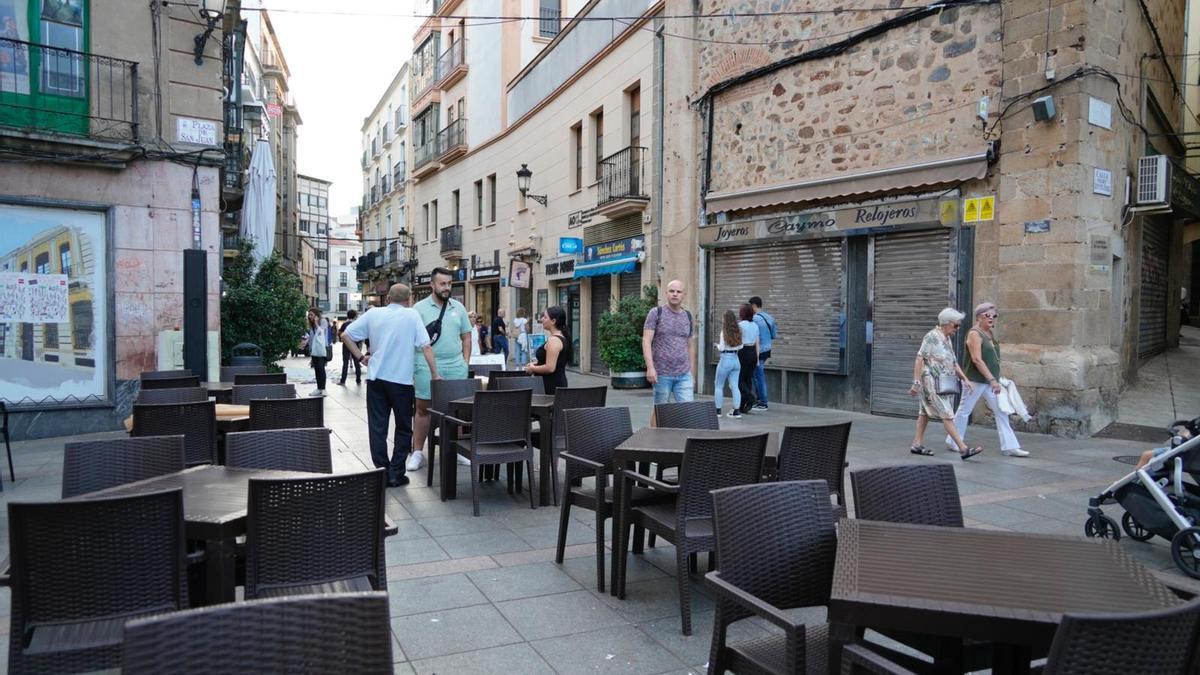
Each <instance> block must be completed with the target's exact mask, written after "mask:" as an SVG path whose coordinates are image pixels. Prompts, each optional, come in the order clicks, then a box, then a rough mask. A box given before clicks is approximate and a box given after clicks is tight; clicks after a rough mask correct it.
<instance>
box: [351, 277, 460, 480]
mask: <svg viewBox="0 0 1200 675" xmlns="http://www.w3.org/2000/svg"><path fill="white" fill-rule="evenodd" d="M411 297H412V290H411V289H409V287H408V286H405V285H404V284H395V285H393V286H392V287H391V288H390V289H388V294H387V301H388V304H387V306H386V307H382V308H378V309H376V310H375V311H374V312H366V313H365V314H363V315H362V318H360V319H356V320H355V321H353V322H351V323H350V326H349V327H348V328H346V329H345V330H344V331H342V346H343V347H344V348H346V349H347V350H349V351H350V355H351V357H352V358H353V359H354V361H355V362H356V363H360V364H362V365H365V366H366V367H367V434H368V438H369V439H370V445H371V461H372V462H373V463H374V464H375V467H376V468H386V469H387V484H388V487H400V486H401V485H408V476H407V475H405V469H406V467H405V463H404V459H405V457H406V456H407V455H408V449H409V448H410V447H412V437H413V433H412V432H413V429H412V420H413V399H414V396H415V394H416V391H415V388H414V386H413V380H414V374H415V372H414V371H415V367H414V364H415V361H416V354H417V351H418V350H419V351H420V352H421V354H422V356H423V357H424V359H423V361H424V363H423V365H424V367H425V372H426V373H428V376H429V377H430V378H431V379H435V380H437V379H441V377H440V376H439V374H438V367H437V361H436V359H435V358H434V354H433V348H432V347H431V346H430V344H429V341H430V340H429V333H428V331H427V330H426V329H425V322H424V321H422V320H421V315H420V314H418V313H417V312H416V310H413V309H412V308H410V307H408V304H409V301H410V299H411ZM363 340H370V341H371V353H370V354H368V355H366V356H363V354H362V352H360V351H359V349H358V343H361V342H362V341H363ZM389 415H390V416H392V417H395V418H396V432H395V435H394V436H393V438H392V456H391V458H389V457H388V453H387V430H388V416H389Z"/></svg>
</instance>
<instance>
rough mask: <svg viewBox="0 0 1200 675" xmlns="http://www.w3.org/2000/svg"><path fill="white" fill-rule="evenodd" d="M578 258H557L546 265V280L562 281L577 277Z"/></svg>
mask: <svg viewBox="0 0 1200 675" xmlns="http://www.w3.org/2000/svg"><path fill="white" fill-rule="evenodd" d="M576 260H577V258H576V257H575V256H571V257H569V258H555V259H554V260H550V261H548V262H547V263H546V278H547V279H561V278H569V277H573V276H575V261H576Z"/></svg>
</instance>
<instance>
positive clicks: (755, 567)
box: [712, 480, 837, 621]
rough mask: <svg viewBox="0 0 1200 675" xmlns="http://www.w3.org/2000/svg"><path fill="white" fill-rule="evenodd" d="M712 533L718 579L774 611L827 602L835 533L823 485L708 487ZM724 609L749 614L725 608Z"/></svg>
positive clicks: (816, 482)
mask: <svg viewBox="0 0 1200 675" xmlns="http://www.w3.org/2000/svg"><path fill="white" fill-rule="evenodd" d="M712 499H713V530H714V536H715V538H716V544H717V571H718V573H719V574H720V577H721V579H722V580H724V581H727V582H729V583H731V584H733V585H734V586H737V587H738V588H739V589H741V590H743V591H745V592H747V593H749V594H751V595H753V596H754V597H756V598H759V599H760V600H764V601H766V602H768V603H770V604H772V605H775V606H776V607H781V608H783V609H791V608H795V607H814V606H817V605H824V604H827V603H828V602H829V592H830V586H831V584H832V582H833V566H834V558H835V557H836V555H837V531H836V529H835V527H834V524H833V510H832V507H831V506H830V503H829V488H828V487H826V485H825V481H823V480H806V481H787V482H782V483H760V484H758V485H743V486H739V487H731V488H724V489H721V490H714V491H713V493H712ZM723 610H725V611H729V610H732V611H734V612H738V611H741V612H743V613H742V614H735V615H734V616H732V617H726V618H727V619H728V620H730V621H733V620H737V619H739V618H742V617H743V616H749V612H745V610H741V609H740V608H738V607H736V606H735V605H733V604H732V603H730V604H728V605H726V606H725V607H723Z"/></svg>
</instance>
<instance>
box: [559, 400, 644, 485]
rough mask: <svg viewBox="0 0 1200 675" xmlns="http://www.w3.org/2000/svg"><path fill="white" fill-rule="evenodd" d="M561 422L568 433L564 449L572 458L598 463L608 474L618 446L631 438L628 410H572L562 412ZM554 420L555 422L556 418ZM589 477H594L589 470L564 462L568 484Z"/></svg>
mask: <svg viewBox="0 0 1200 675" xmlns="http://www.w3.org/2000/svg"><path fill="white" fill-rule="evenodd" d="M558 391H560V392H562V391H565V390H563V389H559V390H558ZM562 419H563V427H564V429H565V430H566V434H567V442H566V447H565V448H564V449H565V450H566V451H567V452H569V453H571V454H572V455H576V456H578V457H582V458H584V459H590V460H592V461H593V462H599V463H601V464H603V465H604V466H605V467H608V469H609V470H610V471H611V467H612V462H613V454H614V452H615V451H616V448H617V446H618V445H620V444H621V442H622V441H624V440H625V439H627V438H629V437H630V436H632V435H633V424H632V423H631V422H630V421H629V408H571V409H570V410H566V411H564V412H563V416H562ZM554 420H555V422H557V421H558V416H557V415H556V416H555V417H554ZM591 475H594V472H593V471H592V470H591V469H589V468H587V467H585V466H580V465H579V464H575V463H572V462H567V482H568V483H570V482H571V481H573V480H575V479H577V478H584V477H586V476H591Z"/></svg>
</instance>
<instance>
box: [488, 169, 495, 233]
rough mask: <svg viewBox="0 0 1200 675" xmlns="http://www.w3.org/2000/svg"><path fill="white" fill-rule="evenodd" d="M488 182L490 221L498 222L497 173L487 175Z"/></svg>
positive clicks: (493, 223) (491, 222)
mask: <svg viewBox="0 0 1200 675" xmlns="http://www.w3.org/2000/svg"><path fill="white" fill-rule="evenodd" d="M487 182H488V223H490V224H492V225H495V224H496V174H492V175H490V176H488V177H487Z"/></svg>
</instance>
